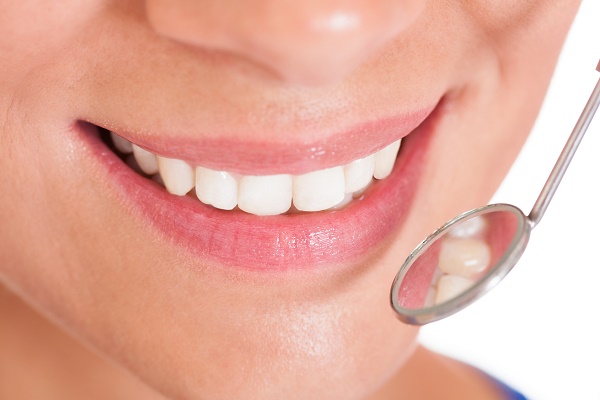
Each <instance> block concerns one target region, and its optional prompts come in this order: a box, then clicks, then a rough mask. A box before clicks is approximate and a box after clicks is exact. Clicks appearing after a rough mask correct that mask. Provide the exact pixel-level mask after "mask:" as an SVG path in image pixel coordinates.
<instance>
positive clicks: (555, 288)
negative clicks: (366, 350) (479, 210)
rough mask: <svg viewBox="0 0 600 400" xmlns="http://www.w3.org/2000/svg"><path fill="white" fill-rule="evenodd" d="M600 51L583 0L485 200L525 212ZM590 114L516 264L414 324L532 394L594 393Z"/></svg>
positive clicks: (597, 216)
mask: <svg viewBox="0 0 600 400" xmlns="http://www.w3.org/2000/svg"><path fill="white" fill-rule="evenodd" d="M599 59H600V1H598V0H587V1H584V2H583V4H582V6H581V8H580V11H579V13H578V16H577V18H576V20H575V23H574V25H573V27H572V29H571V32H570V33H569V36H568V38H567V42H566V44H565V47H564V49H563V52H562V55H561V58H560V61H559V64H558V66H557V69H556V73H555V76H554V78H553V81H552V84H551V86H550V90H549V92H548V94H547V96H546V100H545V102H544V106H543V108H542V112H541V113H540V115H539V118H538V120H537V122H536V125H535V128H534V130H533V132H532V134H531V137H530V138H529V140H528V142H527V144H526V146H525V148H524V149H523V151H522V152H521V155H520V156H519V158H518V160H517V162H516V163H515V165H514V167H513V169H512V170H511V172H510V173H509V175H508V177H507V178H506V180H505V182H504V183H503V185H502V187H501V188H500V189H499V191H498V192H497V193H496V195H495V196H494V198H493V199H492V202H508V203H513V204H515V205H516V206H518V207H519V208H521V209H522V210H523V211H524V212H525V213H526V214H527V213H529V210H530V209H531V207H532V206H533V203H534V202H535V200H536V198H537V195H538V193H539V191H540V189H541V188H542V186H543V184H544V182H545V181H546V178H547V177H548V175H549V173H550V171H551V170H552V167H553V166H554V163H555V161H556V158H557V157H558V155H559V154H560V151H561V150H562V147H563V145H564V143H565V141H566V139H567V137H568V135H569V134H570V133H571V130H572V128H573V126H574V125H575V122H576V121H577V118H578V117H579V114H580V112H581V110H582V108H583V106H584V105H585V102H586V101H587V98H588V97H589V94H590V93H591V91H592V89H593V87H594V85H595V83H596V81H597V80H598V78H599V77H600V73H598V72H596V71H595V67H596V65H597V63H598V60H599ZM531 68H535V65H532V66H531ZM599 113H600V112H599ZM596 118H597V120H596V121H594V122H593V123H592V125H591V126H590V128H589V130H588V133H587V134H586V136H585V137H584V139H583V141H582V143H581V145H580V148H579V150H578V152H577V154H576V156H575V158H574V160H573V162H572V163H571V166H570V167H569V170H568V171H567V174H566V176H565V178H564V179H563V181H562V183H561V186H560V188H559V189H558V192H557V193H556V195H555V197H554V199H553V201H552V203H551V204H550V207H549V209H548V211H547V212H546V214H545V216H544V218H543V220H542V221H541V223H540V225H538V226H537V227H536V228H535V229H534V231H533V232H532V236H531V240H530V243H529V246H528V248H527V250H526V252H525V254H524V256H523V257H522V258H521V261H520V262H519V263H518V264H517V266H516V267H515V269H514V270H513V271H512V272H511V273H510V274H509V276H508V277H507V278H506V279H505V280H504V281H503V282H502V283H501V284H500V285H499V286H498V287H497V288H496V289H494V290H493V291H492V292H490V293H489V294H488V295H486V296H485V297H484V298H483V299H482V300H480V301H479V302H478V303H476V304H474V305H473V306H471V307H469V308H467V309H465V310H464V311H462V312H461V313H459V314H457V315H455V316H453V317H451V318H449V319H447V320H444V321H440V322H436V323H434V324H432V325H429V326H426V327H424V328H423V329H422V331H421V342H422V343H423V344H424V345H426V346H427V347H429V348H431V349H434V350H437V351H440V352H442V353H445V354H448V355H451V356H453V357H455V358H458V359H461V360H464V361H466V362H468V363H470V364H472V365H475V366H477V367H480V368H482V369H484V370H485V371H487V372H489V373H491V374H492V375H494V376H496V377H498V378H500V379H501V380H504V381H505V382H507V383H509V384H510V385H512V386H514V387H516V388H517V389H519V390H521V391H522V392H523V393H524V394H525V395H526V396H528V397H530V398H531V399H534V400H538V399H541V400H552V399H560V400H564V399H577V400H587V399H594V400H599V399H600V232H599V231H598V227H599V226H600V114H599V115H598V116H597V117H596Z"/></svg>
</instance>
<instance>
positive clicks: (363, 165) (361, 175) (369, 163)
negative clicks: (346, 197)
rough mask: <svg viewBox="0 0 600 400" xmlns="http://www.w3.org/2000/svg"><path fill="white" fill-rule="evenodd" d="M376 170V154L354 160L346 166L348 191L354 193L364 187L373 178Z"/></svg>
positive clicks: (345, 175) (345, 174)
mask: <svg viewBox="0 0 600 400" xmlns="http://www.w3.org/2000/svg"><path fill="white" fill-rule="evenodd" d="M374 172H375V155H374V154H371V155H370V156H368V157H365V158H360V159H358V160H354V161H352V162H351V163H350V164H348V165H346V166H345V167H344V177H345V180H346V193H353V192H357V191H359V190H362V189H364V188H365V187H367V186H368V185H369V183H370V182H371V179H373V173H374Z"/></svg>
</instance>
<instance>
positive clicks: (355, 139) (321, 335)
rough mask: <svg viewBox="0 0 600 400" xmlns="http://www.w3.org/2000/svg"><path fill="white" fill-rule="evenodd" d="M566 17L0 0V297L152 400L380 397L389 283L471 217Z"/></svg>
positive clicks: (160, 1)
mask: <svg viewBox="0 0 600 400" xmlns="http://www.w3.org/2000/svg"><path fill="white" fill-rule="evenodd" d="M576 8H577V4H576V2H575V1H571V0H560V1H550V0H548V1H533V0H526V1H523V0H510V1H504V2H494V1H485V0H479V1H471V2H442V1H429V2H425V1H421V0H407V1H398V0H393V1H392V0H377V1H372V0H369V1H366V0H364V1H333V0H331V1H329V0H328V1H307V2H275V1H270V0H261V1H254V2H244V1H236V0H229V1H210V0H204V1H190V0H186V1H183V0H177V1H166V0H147V1H145V2H144V1H137V0H128V1H110V0H92V1H86V2H79V1H70V2H64V1H63V2H61V4H60V6H59V5H57V4H55V2H49V1H42V0H27V1H21V2H12V1H1V2H0V10H1V12H0V33H1V34H0V54H2V58H1V59H0V129H1V130H0V168H1V169H2V170H3V173H2V174H1V175H0V194H1V196H0V203H1V207H0V220H1V221H2V224H1V225H0V283H2V284H3V285H5V286H6V287H8V288H10V289H11V290H13V291H15V292H16V293H17V294H18V295H19V296H21V297H22V298H23V299H24V300H26V301H27V302H29V303H30V304H32V305H34V307H35V308H36V309H37V310H39V311H40V312H41V313H42V314H43V315H44V316H46V317H47V318H48V319H50V320H52V321H54V322H56V323H57V324H59V325H60V326H61V327H62V328H64V329H65V330H66V331H67V332H68V333H69V334H71V335H74V336H75V337H77V338H78V339H79V340H81V341H82V342H84V343H86V344H88V345H91V346H92V347H94V348H96V349H97V350H98V351H100V352H101V353H102V354H104V355H105V356H106V357H108V358H110V359H112V360H113V361H115V362H116V363H117V364H120V365H121V366H123V367H125V368H126V369H128V370H130V371H131V372H133V373H134V374H135V375H137V376H138V377H140V378H141V380H142V381H144V382H145V383H146V384H147V385H149V386H151V387H153V388H154V389H156V390H158V391H160V392H162V393H164V394H166V395H168V396H172V397H175V398H182V399H192V398H211V399H225V398H257V399H270V398H297V397H299V396H300V397H303V396H302V393H304V394H305V395H306V396H308V395H309V394H310V395H311V396H312V397H314V398H322V399H327V398H331V399H337V398H346V399H352V398H364V397H367V396H369V395H372V394H373V393H375V392H376V391H377V390H378V389H380V388H381V387H382V386H383V385H384V384H385V383H386V382H388V381H390V380H393V379H394V378H393V377H394V376H395V375H396V374H397V373H398V371H400V369H401V366H402V365H403V363H404V362H405V361H406V360H407V359H408V358H409V357H410V355H411V352H412V350H413V349H414V342H415V335H416V333H417V332H416V330H415V328H412V327H408V326H406V325H403V324H401V323H400V322H398V321H397V320H396V319H395V317H394V315H393V313H392V311H391V309H390V307H389V305H388V293H389V287H390V284H391V280H392V279H393V277H394V275H395V273H396V271H397V269H398V268H399V266H400V265H401V263H402V261H403V260H404V258H405V257H406V256H407V255H408V253H409V252H410V251H411V249H412V248H413V247H414V246H415V245H417V244H418V242H419V241H420V240H421V239H422V238H424V237H425V236H426V235H427V234H428V233H429V232H431V231H432V230H433V229H435V228H437V226H439V225H440V224H441V223H443V222H445V221H446V220H448V219H450V218H451V217H453V216H454V215H456V214H458V213H459V212H462V211H465V210H467V209H470V208H474V207H477V206H481V205H483V204H485V203H487V201H488V199H489V198H490V196H491V195H492V194H493V192H494V190H495V189H496V187H497V186H498V185H499V183H500V181H501V179H502V177H503V176H504V174H505V173H506V172H507V170H508V168H509V166H510V164H511V162H512V161H513V159H514V157H515V156H516V154H517V152H518V150H519V148H520V146H521V144H522V142H523V141H524V139H525V137H526V135H527V133H528V131H529V129H530V128H531V126H532V124H533V121H534V118H535V115H536V113H537V110H538V109H539V107H540V104H541V101H542V97H543V95H544V92H545V89H546V86H547V84H548V81H549V79H550V76H551V73H552V69H553V66H554V63H555V60H556V57H557V55H558V51H559V49H560V46H561V44H562V41H563V39H564V36H565V34H566V31H567V29H568V26H569V24H570V22H571V20H572V18H573V16H574V14H575V11H576ZM108 131H112V132H114V133H115V134H116V135H118V136H119V137H121V138H124V139H126V140H127V141H128V142H132V143H133V144H135V145H136V146H139V148H142V149H145V150H146V151H149V152H150V153H152V154H148V153H144V152H143V151H140V150H139V148H137V149H136V152H135V155H134V156H131V155H127V154H126V153H127V152H128V151H119V150H117V149H116V147H115V145H114V144H113V141H112V140H111V138H110V135H109V134H108ZM400 138H402V144H401V147H400V151H399V153H398V156H397V157H395V154H396V153H395V151H394V148H393V145H392V147H389V145H391V144H393V143H394V142H396V141H397V140H398V139H400ZM115 140H117V141H118V139H115ZM128 146H129V145H128V144H127V143H125V142H121V145H120V147H121V148H122V149H125V147H128ZM374 153H376V154H375V156H372V155H373V154H374ZM390 154H391V155H390ZM154 155H158V156H159V157H158V161H156V160H157V159H156V157H155V156H154ZM134 159H137V161H133V160H134ZM173 160H175V161H173ZM356 160H360V161H356ZM394 160H395V165H394ZM182 161H185V163H183V162H182ZM136 162H137V164H136ZM153 163H156V165H158V170H159V173H158V174H157V172H156V171H157V170H156V168H157V167H156V165H154V164H153ZM392 165H394V166H393V169H392ZM196 167H199V168H196ZM140 168H145V169H146V171H147V172H149V173H148V174H145V173H143V172H140ZM390 169H391V172H390ZM365 171H366V176H367V178H364V176H365ZM373 173H375V177H376V178H378V179H371V178H370V177H371V176H372V175H373ZM369 174H370V175H369ZM159 177H161V178H159ZM346 192H348V193H346ZM186 193H187V194H186ZM199 197H200V199H199ZM344 198H345V199H346V200H349V203H348V204H346V205H345V206H340V208H339V209H338V210H326V209H328V208H329V207H331V206H334V205H335V204H337V203H340V202H341V201H342V200H343V199H344ZM201 200H202V201H201ZM290 204H293V205H292V206H290Z"/></svg>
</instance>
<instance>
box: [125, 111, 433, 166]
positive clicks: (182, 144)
mask: <svg viewBox="0 0 600 400" xmlns="http://www.w3.org/2000/svg"><path fill="white" fill-rule="evenodd" d="M436 105H437V104H434V105H432V106H429V107H427V108H425V109H421V110H418V111H414V112H410V113H406V114H403V115H397V116H393V117H388V118H384V119H378V120H375V121H369V122H364V123H360V124H357V125H354V126H351V127H350V128H349V129H346V130H343V131H341V132H340V131H338V132H334V133H332V134H329V135H327V136H324V137H321V138H318V139H317V140H315V139H312V140H302V137H300V138H299V139H298V140H297V141H290V140H282V139H280V138H277V137H276V136H275V137H273V139H272V140H269V141H268V142H266V141H265V140H262V139H253V138H248V137H244V138H243V139H240V138H232V137H225V138H215V137H214V136H213V137H203V136H202V135H194V136H173V135H160V134H154V133H151V134H140V133H135V132H129V131H120V130H118V129H116V130H114V132H115V133H116V134H118V135H119V136H121V137H123V138H125V139H127V140H129V141H130V142H132V143H135V144H136V145H138V146H140V147H143V148H145V149H146V150H148V151H150V152H152V153H154V154H156V155H159V156H163V157H168V158H176V159H180V160H184V161H186V162H188V163H189V164H191V165H193V166H197V165H201V166H203V167H207V168H212V169H215V170H220V171H228V172H234V173H240V174H244V175H270V174H281V173H286V174H294V175H300V174H303V173H307V172H311V171H315V170H319V169H324V168H330V167H334V166H338V165H345V164H348V163H350V162H351V161H353V160H356V159H359V158H363V157H366V156H368V155H370V154H373V153H375V152H376V151H378V150H381V149H382V148H384V147H386V146H387V145H389V144H390V143H392V142H394V141H396V140H398V139H400V138H402V137H404V136H406V135H408V134H409V133H410V132H412V131H413V130H414V129H415V128H416V127H418V126H419V125H420V124H421V122H423V120H425V119H426V118H427V116H428V115H429V114H431V112H432V111H433V110H434V109H435V107H436Z"/></svg>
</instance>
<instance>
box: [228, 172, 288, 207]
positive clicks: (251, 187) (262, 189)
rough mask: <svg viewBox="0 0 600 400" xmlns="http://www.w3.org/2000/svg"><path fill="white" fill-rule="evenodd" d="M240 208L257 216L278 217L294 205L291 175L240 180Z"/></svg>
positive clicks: (244, 177)
mask: <svg viewBox="0 0 600 400" xmlns="http://www.w3.org/2000/svg"><path fill="white" fill-rule="evenodd" d="M237 201H238V207H240V209H241V210H243V211H246V212H247V213H251V214H255V215H277V214H282V213H284V212H286V211H287V210H289V209H290V207H291V205H292V177H291V176H290V175H266V176H243V177H242V178H240V185H239V193H238V200H237Z"/></svg>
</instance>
